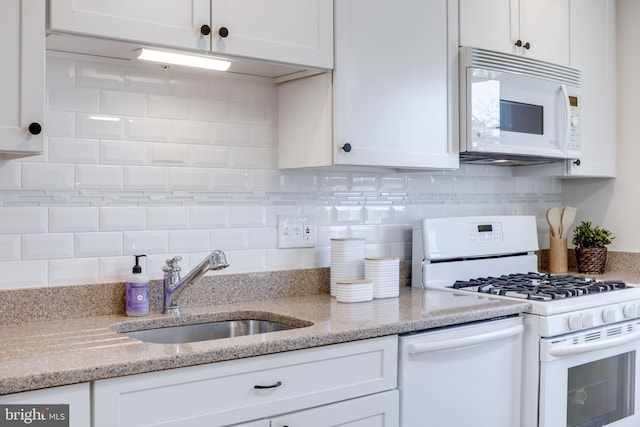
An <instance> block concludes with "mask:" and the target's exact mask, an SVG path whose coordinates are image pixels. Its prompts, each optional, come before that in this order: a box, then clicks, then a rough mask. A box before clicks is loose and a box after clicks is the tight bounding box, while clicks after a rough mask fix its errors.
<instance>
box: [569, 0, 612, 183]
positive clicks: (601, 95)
mask: <svg viewBox="0 0 640 427" xmlns="http://www.w3.org/2000/svg"><path fill="white" fill-rule="evenodd" d="M615 33H616V30H615V1H614V0H571V66H572V67H574V68H577V69H579V70H580V71H581V72H582V87H581V92H582V93H581V97H580V102H581V105H580V115H581V126H582V129H581V140H582V156H581V158H580V164H579V165H578V164H577V163H574V162H571V163H570V164H569V170H568V175H569V176H578V177H580V176H585V177H589V176H590V177H615V175H616V35H615Z"/></svg>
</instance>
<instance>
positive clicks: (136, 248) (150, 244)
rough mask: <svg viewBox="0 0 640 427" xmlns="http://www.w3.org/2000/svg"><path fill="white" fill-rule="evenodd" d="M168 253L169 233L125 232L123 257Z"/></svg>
mask: <svg viewBox="0 0 640 427" xmlns="http://www.w3.org/2000/svg"><path fill="white" fill-rule="evenodd" d="M168 252H169V233H168V232H166V231H125V232H124V233H123V253H124V254H125V255H140V254H145V255H148V254H166V253H168Z"/></svg>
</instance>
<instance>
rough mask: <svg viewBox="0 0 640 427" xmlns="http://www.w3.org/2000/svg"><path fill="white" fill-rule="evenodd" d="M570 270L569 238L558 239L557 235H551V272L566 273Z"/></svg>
mask: <svg viewBox="0 0 640 427" xmlns="http://www.w3.org/2000/svg"><path fill="white" fill-rule="evenodd" d="M568 271H569V269H568V266H567V238H566V237H565V238H564V239H556V238H555V237H550V244H549V272H550V273H554V274H564V273H567V272H568Z"/></svg>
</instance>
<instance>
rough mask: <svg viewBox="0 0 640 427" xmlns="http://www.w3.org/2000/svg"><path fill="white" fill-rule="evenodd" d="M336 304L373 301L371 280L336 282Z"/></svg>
mask: <svg viewBox="0 0 640 427" xmlns="http://www.w3.org/2000/svg"><path fill="white" fill-rule="evenodd" d="M336 299H337V300H338V302H365V301H371V300H372V299H373V284H372V283H371V280H364V279H363V280H338V281H337V282H336Z"/></svg>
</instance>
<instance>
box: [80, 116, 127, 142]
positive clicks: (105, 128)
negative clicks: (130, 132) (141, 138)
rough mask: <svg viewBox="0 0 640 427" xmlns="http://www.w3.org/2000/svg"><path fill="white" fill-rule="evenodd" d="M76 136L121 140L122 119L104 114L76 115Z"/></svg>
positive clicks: (122, 133) (122, 131) (122, 130)
mask: <svg viewBox="0 0 640 427" xmlns="http://www.w3.org/2000/svg"><path fill="white" fill-rule="evenodd" d="M76 136H77V137H79V138H99V139H122V138H123V136H124V119H123V118H122V117H118V116H109V115H105V114H76Z"/></svg>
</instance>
